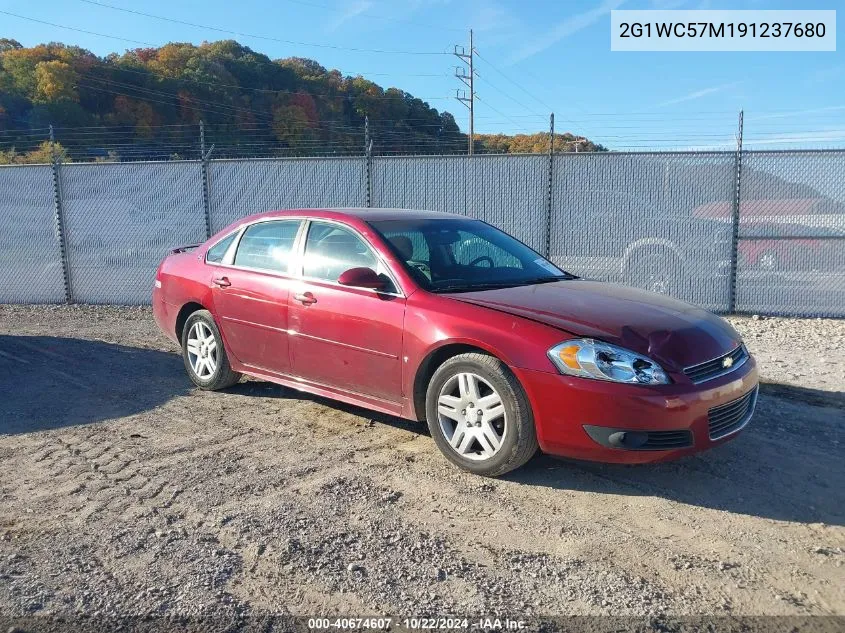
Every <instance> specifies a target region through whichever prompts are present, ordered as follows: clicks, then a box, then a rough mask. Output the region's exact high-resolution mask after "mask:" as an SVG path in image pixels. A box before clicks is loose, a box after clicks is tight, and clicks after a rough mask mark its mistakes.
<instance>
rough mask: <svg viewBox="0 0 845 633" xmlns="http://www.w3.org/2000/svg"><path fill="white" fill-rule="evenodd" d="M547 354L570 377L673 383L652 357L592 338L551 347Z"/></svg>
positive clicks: (574, 340) (628, 381)
mask: <svg viewBox="0 0 845 633" xmlns="http://www.w3.org/2000/svg"><path fill="white" fill-rule="evenodd" d="M548 355H549V358H550V359H551V361H552V362H553V363H554V365H555V367H557V368H558V370H560V372H561V373H562V374H568V375H570V376H579V377H581V378H594V379H596V380H610V381H612V382H626V383H632V384H636V385H665V384H667V383H669V382H670V380H669V377H668V376H667V375H666V372H664V371H663V368H662V367H661V366H660V365H658V364H657V363H656V362H654V361H653V360H651V359H650V358H648V357H646V356H641V355H640V354H636V353H634V352H632V351H630V350H627V349H625V348H623V347H617V346H616V345H611V344H610V343H604V342H602V341H596V340H593V339H589V338H582V339H573V340H571V341H564V342H563V343H561V344H560V345H555V346H554V347H553V348H551V349H550V350H549V351H548Z"/></svg>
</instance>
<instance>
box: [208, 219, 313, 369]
mask: <svg viewBox="0 0 845 633" xmlns="http://www.w3.org/2000/svg"><path fill="white" fill-rule="evenodd" d="M301 224H302V222H301V220H273V221H262V222H257V223H255V224H251V225H250V226H248V227H247V228H246V230H245V231H244V233H243V236H242V237H241V239H240V242H239V243H238V245H237V250H236V251H235V254H234V261H232V262H231V264H228V265H226V264H223V265H219V266H215V267H214V272H213V275H212V279H211V282H212V284H213V286H212V288H213V290H212V294H213V298H214V308H215V311H216V313H217V317H218V325H219V327H220V329H221V330H222V332H223V336H224V337H225V339H226V345H227V347H228V348H229V351H230V352H231V353H232V354H233V355H234V356H235V358H237V359H238V360H239V361H241V362H242V363H243V364H245V365H249V366H250V367H255V368H258V369H262V370H268V371H271V372H274V373H288V372H289V371H290V355H289V353H288V333H287V329H288V294H289V292H290V286H291V283H292V278H291V276H290V274H289V267H290V265H291V261H290V260H291V253H292V252H293V245H294V243H295V242H296V236H297V233H298V231H299V227H300V225H301Z"/></svg>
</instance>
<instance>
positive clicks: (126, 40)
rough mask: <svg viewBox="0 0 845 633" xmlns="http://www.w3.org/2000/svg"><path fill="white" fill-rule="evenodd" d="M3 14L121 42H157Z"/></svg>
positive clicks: (147, 43)
mask: <svg viewBox="0 0 845 633" xmlns="http://www.w3.org/2000/svg"><path fill="white" fill-rule="evenodd" d="M0 13H2V14H3V15H10V16H12V17H13V18H20V19H21V20H29V21H30V22H37V23H38V24H46V25H47V26H55V27H56V28H57V29H66V30H68V31H76V32H77V33H86V34H87V35H96V36H97V37H107V38H109V39H112V40H118V41H121V42H132V43H133V44H143V45H145V46H155V44H153V43H151V42H144V41H142V40H133V39H129V38H126V37H118V36H116V35H106V34H105V33H97V32H96V31H87V30H85V29H78V28H76V27H73V26H66V25H64V24H56V23H55V22H47V21H46V20H39V19H37V18H30V17H28V16H26V15H18V14H17V13H11V12H10V11H0Z"/></svg>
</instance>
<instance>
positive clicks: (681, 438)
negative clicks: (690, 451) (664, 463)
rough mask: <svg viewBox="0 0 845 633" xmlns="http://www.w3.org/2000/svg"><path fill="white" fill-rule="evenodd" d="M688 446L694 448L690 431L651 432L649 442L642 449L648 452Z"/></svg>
mask: <svg viewBox="0 0 845 633" xmlns="http://www.w3.org/2000/svg"><path fill="white" fill-rule="evenodd" d="M688 446H692V434H691V433H690V432H689V431H649V432H648V440H646V443H645V444H643V445H642V446H640V448H641V449H643V450H647V451H661V450H668V449H670V448H686V447H688Z"/></svg>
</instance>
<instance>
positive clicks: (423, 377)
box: [412, 341, 508, 422]
mask: <svg viewBox="0 0 845 633" xmlns="http://www.w3.org/2000/svg"><path fill="white" fill-rule="evenodd" d="M473 352H475V353H481V354H487V355H489V356H493V357H495V358H497V359H498V360H500V361H501V362H503V363H505V365H507V364H508V363H507V361H506V360H505V359H504V358H502V356H501V354H499V353H497V352H495V351H494V350H492V349H489V348H488V347H487V346H486V345H483V344H481V343H478V342H475V341H449V342H446V343H444V344H442V345H439V346H438V347H436V348H434V349H432V350H430V351H429V352H428V354H426V356H425V357H424V358H423V360H422V362H420V364H419V365H418V366H417V370H416V373H415V374H414V381H413V393H412V404H413V407H414V410H413V415H414V417H415V418H416V419H417V420H418V421H419V422H424V421H425V395H426V391H427V390H428V383H429V382H430V381H431V377H432V376H433V375H434V372H435V371H437V368H438V367H440V366H441V365H442V364H443V363H445V362H446V361H447V360H449V359H450V358H454V357H455V356H458V355H460V354H469V353H473Z"/></svg>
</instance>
